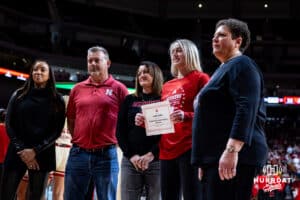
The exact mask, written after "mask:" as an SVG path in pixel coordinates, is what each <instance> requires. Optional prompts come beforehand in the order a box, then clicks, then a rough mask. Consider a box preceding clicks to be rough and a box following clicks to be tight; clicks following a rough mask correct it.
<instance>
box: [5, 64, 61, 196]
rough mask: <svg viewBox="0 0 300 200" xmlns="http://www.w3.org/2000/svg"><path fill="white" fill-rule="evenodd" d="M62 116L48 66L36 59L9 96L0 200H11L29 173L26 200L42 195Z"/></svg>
mask: <svg viewBox="0 0 300 200" xmlns="http://www.w3.org/2000/svg"><path fill="white" fill-rule="evenodd" d="M64 119H65V103H64V100H63V98H62V96H61V95H60V94H58V93H57V91H56V89H55V79H54V74H53V72H52V70H51V67H50V66H49V65H48V63H47V62H45V61H41V60H39V61H36V62H35V63H34V64H33V66H32V68H31V70H30V76H29V78H28V80H27V81H26V82H25V84H24V86H23V87H21V88H20V89H18V90H17V91H16V92H14V94H13V95H12V97H11V99H10V101H9V103H8V109H7V116H6V129H7V133H8V136H9V138H10V145H9V147H8V151H7V154H6V158H5V161H4V171H3V178H2V184H1V192H0V194H1V200H13V199H14V196H15V193H16V190H17V187H18V184H19V182H20V180H21V179H22V177H23V175H24V174H25V172H26V170H28V172H29V189H28V192H29V194H27V197H28V198H29V199H30V200H40V199H41V198H42V196H43V194H44V190H45V187H46V183H47V178H48V173H49V172H50V171H52V170H54V169H55V146H54V145H55V143H54V142H55V140H56V138H58V137H59V136H60V133H61V131H62V128H63V125H64V121H65V120H64Z"/></svg>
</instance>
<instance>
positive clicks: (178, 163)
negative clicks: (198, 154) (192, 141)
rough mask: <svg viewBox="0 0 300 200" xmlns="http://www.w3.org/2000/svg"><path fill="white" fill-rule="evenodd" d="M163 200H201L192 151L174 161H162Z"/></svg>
mask: <svg viewBox="0 0 300 200" xmlns="http://www.w3.org/2000/svg"><path fill="white" fill-rule="evenodd" d="M160 168H161V171H160V173H161V197H162V200H180V199H182V198H181V197H183V199H184V200H200V199H201V184H200V181H199V179H198V168H196V167H194V166H192V165H191V150H189V151H187V152H185V153H183V154H182V155H180V156H178V157H177V158H175V159H172V160H161V161H160Z"/></svg>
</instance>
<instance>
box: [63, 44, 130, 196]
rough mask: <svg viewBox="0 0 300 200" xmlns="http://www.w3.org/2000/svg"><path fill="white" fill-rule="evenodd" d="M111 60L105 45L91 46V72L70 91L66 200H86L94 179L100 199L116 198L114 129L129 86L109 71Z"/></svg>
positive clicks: (116, 179) (89, 55)
mask: <svg viewBox="0 0 300 200" xmlns="http://www.w3.org/2000/svg"><path fill="white" fill-rule="evenodd" d="M110 64H111V62H110V59H109V54H108V52H107V50H106V49H105V48H103V47H98V46H96V47H91V48H90V49H89V50H88V54H87V65H88V72H89V74H90V76H89V78H88V79H87V80H85V81H83V82H80V83H78V84H76V85H75V87H74V88H73V89H72V90H71V93H70V98H69V103H68V106H67V121H68V128H69V131H70V133H71V135H72V141H71V142H72V143H73V146H72V148H71V150H70V154H69V158H68V161H67V166H66V172H65V194H64V198H65V199H66V200H74V199H77V200H81V199H82V200H84V197H85V195H86V193H87V192H88V187H89V185H90V183H91V182H93V183H94V184H95V187H96V191H97V196H98V199H101V200H115V199H116V190H117V183H118V172H119V166H118V158H117V151H116V146H115V144H116V143H117V139H116V136H115V130H116V123H117V115H118V112H119V107H120V104H121V102H122V101H123V100H124V98H125V96H126V95H127V94H128V90H127V88H126V87H125V85H123V84H122V83H120V82H119V81H117V80H115V79H114V78H113V77H112V76H111V75H110V74H109V73H108V68H109V67H110Z"/></svg>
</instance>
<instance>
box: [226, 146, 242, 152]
mask: <svg viewBox="0 0 300 200" xmlns="http://www.w3.org/2000/svg"><path fill="white" fill-rule="evenodd" d="M225 150H226V151H227V152H228V153H238V152H239V151H237V150H236V149H235V147H234V146H232V145H229V146H227V147H226V149H225Z"/></svg>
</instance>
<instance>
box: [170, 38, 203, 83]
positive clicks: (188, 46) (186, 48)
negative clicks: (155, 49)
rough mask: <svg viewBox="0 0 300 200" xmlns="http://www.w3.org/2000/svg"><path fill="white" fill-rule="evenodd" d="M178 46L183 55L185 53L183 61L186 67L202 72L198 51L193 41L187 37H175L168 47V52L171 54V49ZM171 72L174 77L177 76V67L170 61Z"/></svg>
mask: <svg viewBox="0 0 300 200" xmlns="http://www.w3.org/2000/svg"><path fill="white" fill-rule="evenodd" d="M177 46H179V47H180V48H181V49H182V51H183V53H184V55H185V63H186V69H187V70H188V71H189V72H191V71H194V70H198V71H200V72H202V67H201V64H200V57H199V51H198V48H197V46H196V45H195V43H193V42H192V41H191V40H188V39H177V40H175V41H174V42H172V43H171V45H170V48H169V54H170V56H171V55H172V51H173V50H174V49H175V48H176V47H177ZM171 74H172V75H173V76H174V77H176V76H178V69H177V68H176V67H175V66H174V65H173V63H171Z"/></svg>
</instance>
